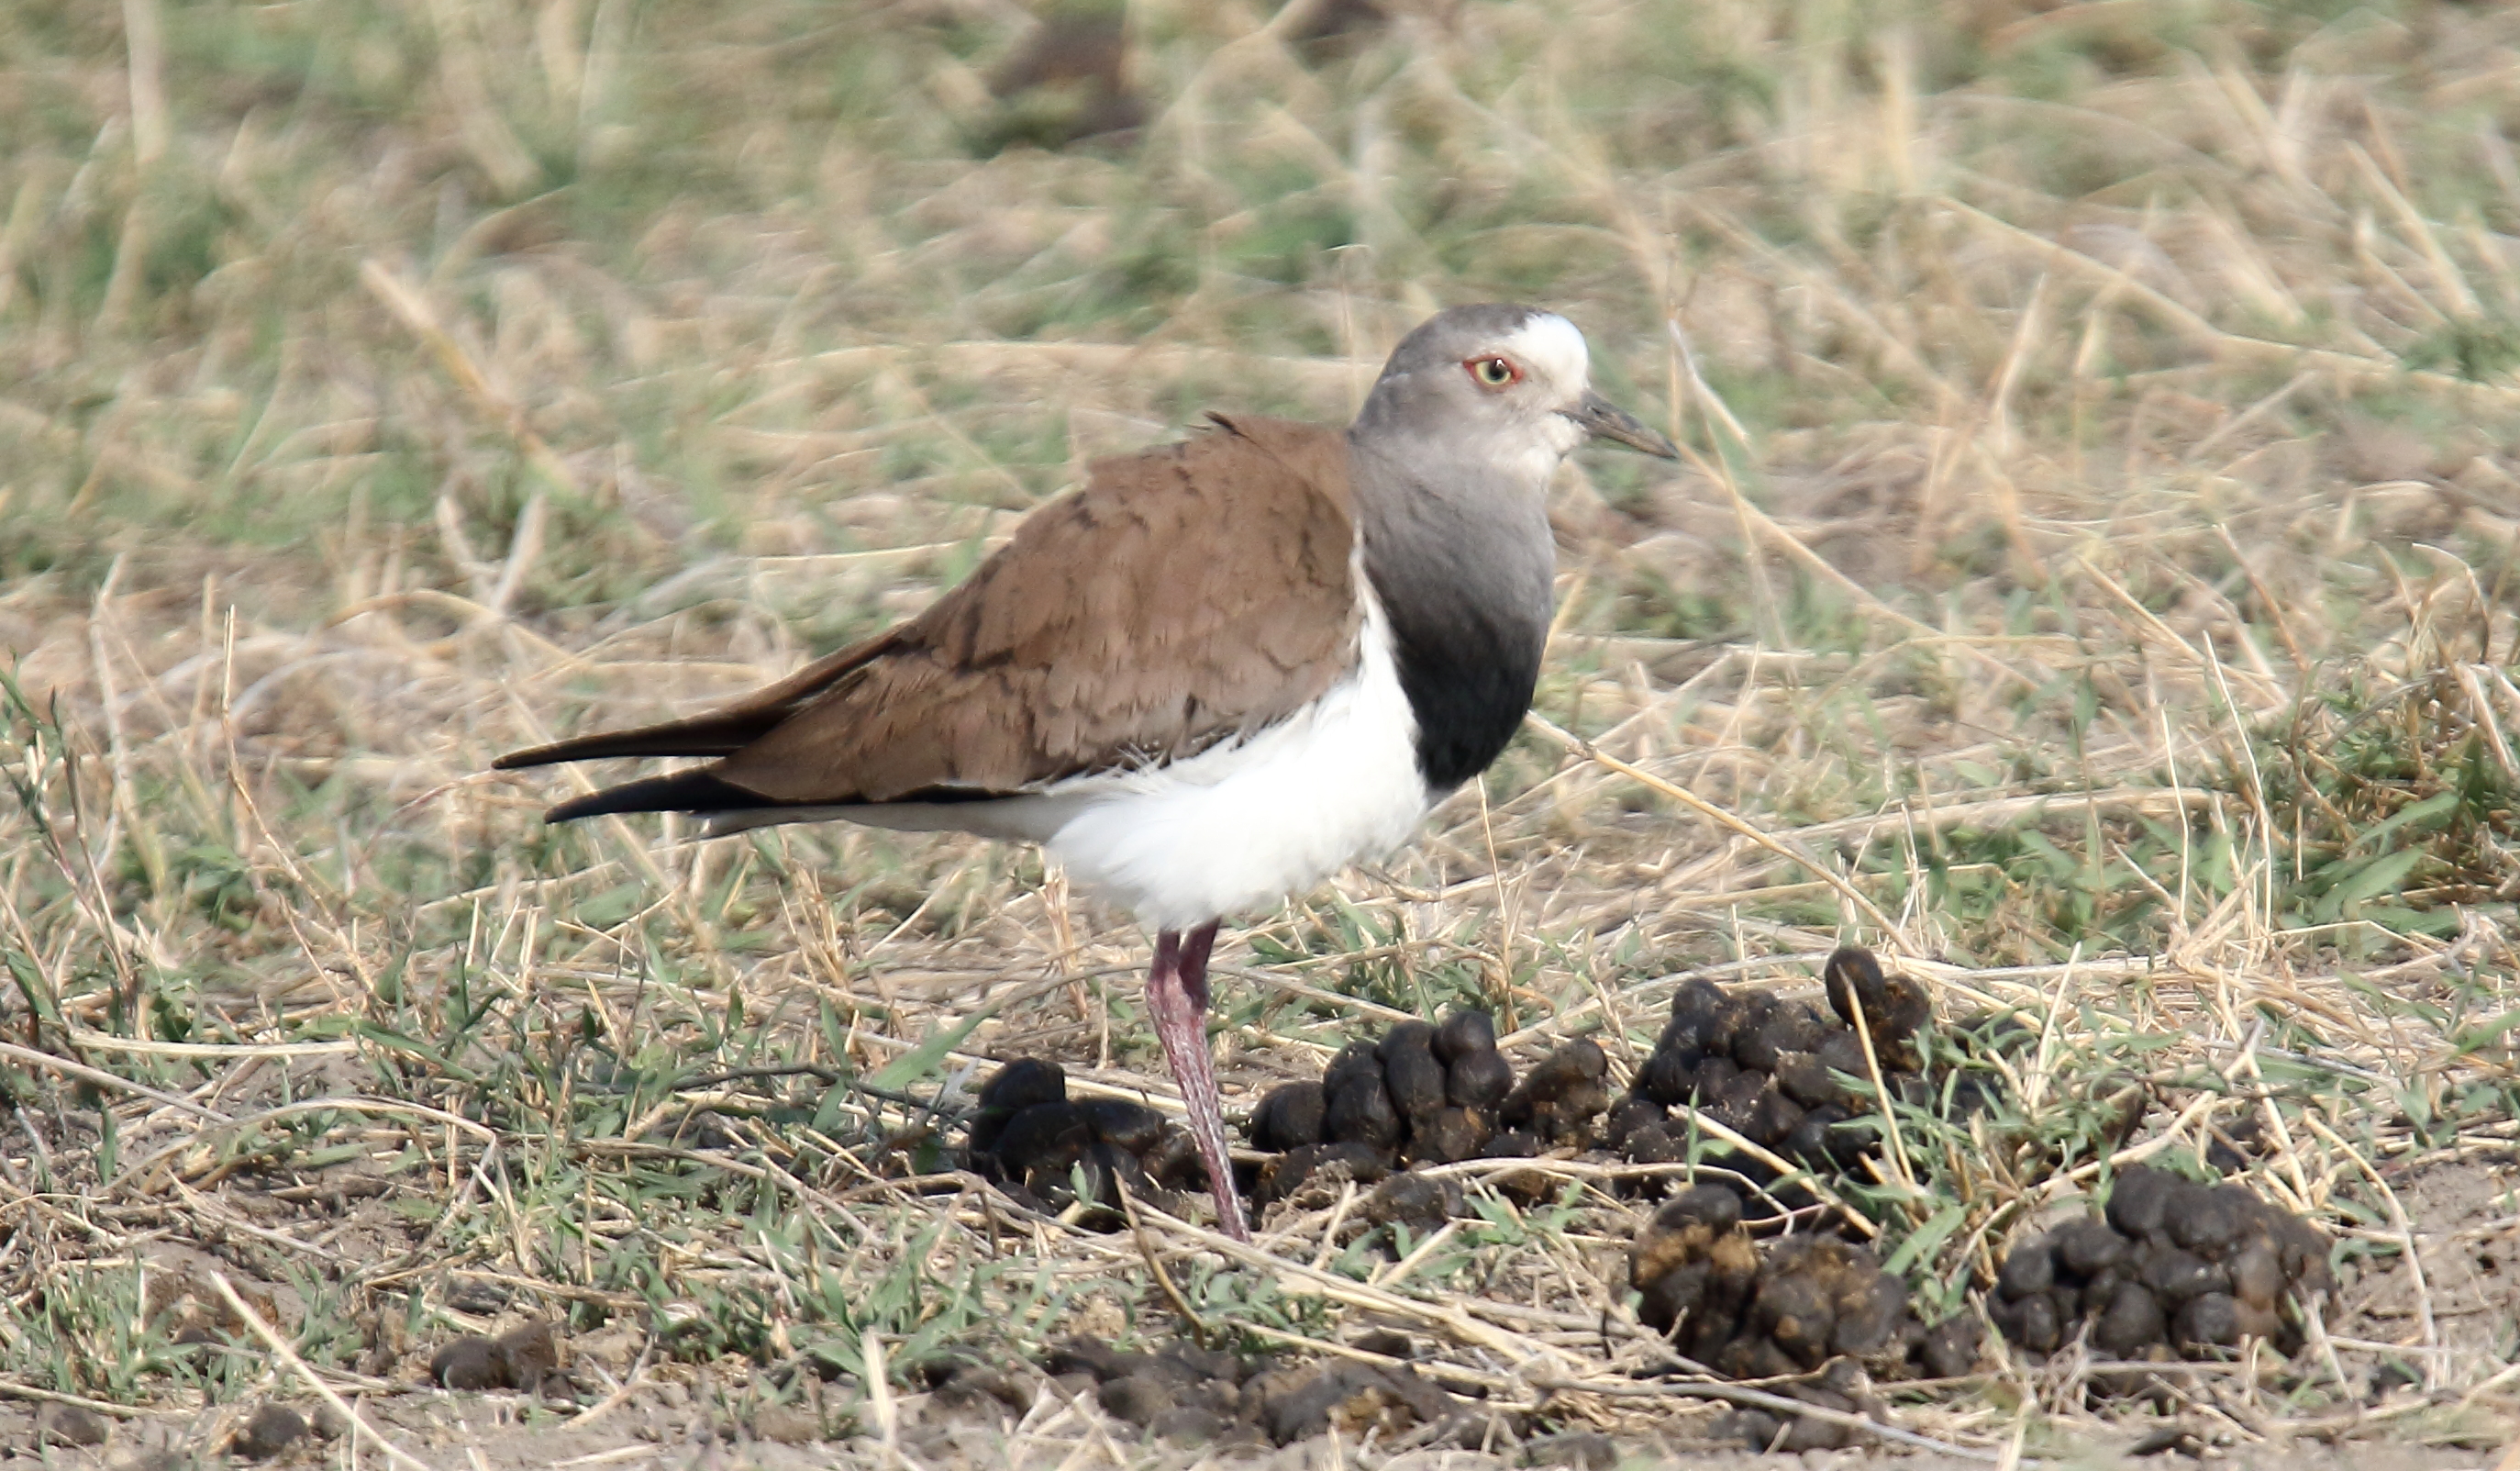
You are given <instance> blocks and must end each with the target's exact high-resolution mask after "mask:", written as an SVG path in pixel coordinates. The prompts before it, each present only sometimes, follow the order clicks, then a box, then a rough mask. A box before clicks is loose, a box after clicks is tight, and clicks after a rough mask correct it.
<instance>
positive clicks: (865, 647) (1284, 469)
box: [501, 415, 1361, 805]
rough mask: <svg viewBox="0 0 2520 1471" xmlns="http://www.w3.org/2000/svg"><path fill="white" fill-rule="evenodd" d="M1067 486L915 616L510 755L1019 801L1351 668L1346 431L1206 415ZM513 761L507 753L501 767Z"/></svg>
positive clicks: (1289, 703) (791, 797)
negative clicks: (1199, 423)
mask: <svg viewBox="0 0 2520 1471" xmlns="http://www.w3.org/2000/svg"><path fill="white" fill-rule="evenodd" d="M1212 417H1213V418H1214V419H1215V421H1216V424H1217V429H1216V430H1215V431H1213V432H1211V433H1208V434H1203V435H1200V436H1197V437H1194V438H1193V439H1191V440H1189V441H1188V442H1186V443H1181V444H1175V445H1170V446H1167V447H1165V448H1162V449H1154V450H1148V451H1147V452H1145V453H1142V454H1136V455H1127V456H1117V457H1113V458H1109V459H1104V460H1098V461H1096V462H1095V463H1094V464H1093V465H1092V466H1091V467H1090V469H1089V472H1088V476H1087V481H1086V484H1085V486H1084V488H1082V489H1081V490H1078V491H1077V492H1075V493H1074V494H1072V495H1068V496H1066V497H1063V498H1061V499H1059V500H1057V501H1054V502H1052V503H1051V504H1049V505H1047V506H1044V507H1043V508H1041V509H1040V510H1038V511H1036V512H1034V513H1033V514H1032V515H1031V516H1030V517H1028V518H1026V519H1025V521H1024V523H1023V524H1022V526H1021V527H1019V528H1018V529H1016V531H1015V535H1014V539H1013V540H1012V542H1010V543H1009V544H1008V545H1007V546H1006V547H1004V548H1003V549H1001V550H1000V551H999V552H998V553H997V555H995V556H993V557H991V558H990V559H989V560H988V561H987V562H985V563H983V564H982V565H981V566H980V569H979V570H978V571H977V572H975V573H973V574H972V575H971V576H970V578H969V579H968V580H967V581H965V582H964V583H963V584H962V585H961V586H959V587H956V588H955V589H954V590H953V591H951V592H949V593H947V594H946V595H945V596H944V597H942V598H940V599H938V600H937V602H936V603H935V604H934V605H933V606H931V607H930V608H928V610H927V611H926V612H925V613H922V614H921V615H920V616H919V617H917V618H915V619H912V620H911V621H908V622H906V623H903V624H902V625H900V626H899V627H897V628H894V629H893V630H891V631H890V632H888V633H885V634H882V635H879V636H878V637H877V638H874V639H871V640H869V641H867V642H866V643H863V644H860V645H857V646H856V647H854V648H850V649H846V650H842V651H841V652H839V653H837V654H834V655H832V656H831V657H830V658H828V659H824V660H822V661H820V662H818V663H816V664H814V665H812V666H809V667H806V668H803V669H800V670H798V671H797V672H796V673H794V674H792V675H790V676H788V677H787V679H784V680H781V681H780V682H779V683H777V684H774V685H771V686H769V687H768V688H766V689H763V690H761V691H759V692H758V693H756V694H754V695H751V696H749V697H747V698H745V699H743V700H742V701H739V702H737V703H736V704H735V705H732V706H730V707H728V708H726V709H724V710H721V711H718V712H715V713H711V714H707V715H702V716H699V717H698V718H697V719H695V720H690V721H681V722H676V723H675V724H673V725H666V726H655V727H651V728H649V729H647V730H643V731H634V732H625V733H623V734H622V735H619V736H610V737H606V736H597V737H589V738H586V739H585V740H583V741H577V742H567V743H563V744H562V745H561V746H558V747H550V748H544V750H543V751H540V752H527V753H520V756H521V757H529V758H542V759H560V760H572V759H578V758H581V756H594V755H632V754H638V755H646V754H668V752H667V748H669V747H670V746H672V745H673V743H674V741H675V738H676V737H675V733H676V732H677V731H687V732H689V733H690V734H691V735H692V736H694V737H698V738H701V739H705V740H707V741H708V744H707V745H705V746H702V745H697V744H695V745H692V746H688V747H686V748H685V749H686V750H688V751H689V752H690V754H694V755H717V754H720V753H722V752H728V751H729V746H728V742H729V739H730V738H731V737H734V736H736V735H738V734H742V736H744V737H747V738H748V744H744V745H742V746H741V747H740V748H737V749H734V750H732V751H731V753H730V754H727V755H726V758H725V759H724V760H722V761H721V762H719V763H718V764H717V765H716V766H714V767H711V768H709V769H710V770H711V772H712V773H713V774H714V775H716V776H718V777H720V778H722V779H724V780H726V781H728V782H732V783H734V784H735V785H736V786H739V787H742V788H743V789H745V790H746V791H750V792H754V793H758V794H759V795H760V796H762V797H763V798H765V799H767V800H769V801H770V802H773V803H779V804H789V803H794V804H817V805H819V804H853V803H876V802H888V801H895V800H899V799H902V798H905V797H912V796H916V795H919V794H922V793H933V792H936V791H937V790H939V789H961V790H964V791H972V792H1013V791H1019V790H1022V789H1024V788H1027V787H1031V786H1036V785H1038V784H1040V783H1043V782H1047V781H1052V780H1056V779H1057V778H1058V777H1061V776H1068V775H1073V774H1076V773H1078V772H1083V771H1091V770H1097V769H1102V768H1105V767H1110V766H1116V765H1123V764H1128V763H1131V762H1133V761H1137V760H1142V759H1154V758H1172V757H1179V756H1184V755H1188V754H1190V753H1192V752H1194V751H1196V750H1198V749H1200V748H1201V747H1203V746H1206V745H1208V744H1210V743H1212V742H1214V741H1216V740H1219V739H1222V738H1224V737H1226V736H1229V735H1232V734H1235V733H1237V732H1240V731H1247V730H1252V729H1257V728H1259V727H1261V726H1264V725H1267V724H1269V723H1271V722H1273V721H1275V720H1278V719H1281V718H1283V717H1284V716H1285V715H1287V714H1289V713H1293V712H1294V711H1295V710H1297V709H1299V708H1300V707H1302V706H1303V705H1304V704H1306V703H1307V702H1309V701H1311V700H1313V699H1315V698H1317V697H1319V696H1320V695H1321V694H1322V693H1323V692H1324V691H1326V690H1328V688H1329V687H1330V685H1331V684H1333V683H1334V682H1336V680H1337V679H1338V677H1339V675H1340V674H1341V673H1342V672H1344V671H1345V670H1346V669H1347V667H1349V666H1350V664H1351V663H1352V662H1353V660H1354V657H1355V650H1356V636H1357V628H1358V623H1359V620H1360V616H1361V614H1360V609H1361V600H1360V598H1359V593H1358V588H1357V587H1356V585H1355V579H1354V574H1353V572H1352V569H1351V566H1350V560H1351V557H1352V554H1353V551H1354V547H1355V541H1356V531H1355V521H1354V516H1353V512H1352V508H1351V505H1350V500H1349V491H1348V475H1347V440H1346V437H1345V436H1344V435H1343V434H1342V433H1341V432H1340V431H1338V430H1335V429H1329V428H1325V427H1323V426H1319V425H1311V424H1297V423H1292V422H1289V421H1286V420H1281V419H1267V418H1260V417H1256V416H1241V415H1237V416H1234V417H1231V418H1229V417H1226V416H1224V415H1215V416H1212ZM511 762H514V763H517V764H526V763H528V762H526V761H524V760H521V759H519V758H507V759H506V760H503V761H502V763H501V764H503V765H505V764H509V763H511Z"/></svg>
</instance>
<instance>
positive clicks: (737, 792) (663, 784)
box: [525, 753, 779, 823]
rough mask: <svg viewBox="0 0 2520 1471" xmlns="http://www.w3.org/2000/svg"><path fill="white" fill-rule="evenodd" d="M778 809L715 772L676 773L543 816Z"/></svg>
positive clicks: (564, 818)
mask: <svg viewBox="0 0 2520 1471" xmlns="http://www.w3.org/2000/svg"><path fill="white" fill-rule="evenodd" d="M525 754H527V755H530V754H531V753H525ZM777 805H779V804H778V803H775V802H772V801H771V800H770V799H769V798H766V797H764V796H762V795H761V794H760V793H758V792H749V791H746V790H744V789H743V788H742V787H739V786H737V785H736V784H735V783H733V782H731V781H727V780H725V779H724V778H722V777H720V776H718V775H717V774H716V773H714V772H711V771H707V770H699V771H676V772H672V773H670V774H668V775H665V776H651V777H648V778H646V779H645V780H642V781H634V782H626V783H624V784H622V785H621V786H617V787H607V788H605V789H604V790H603V791H601V792H589V793H588V794H586V795H585V796H584V797H572V798H570V799H569V800H568V801H566V802H563V803H562V804H560V805H558V806H556V807H553V808H552V809H551V810H550V811H548V812H545V813H543V821H544V822H546V823H561V822H575V821H577V820H578V819H579V818H581V817H608V816H611V815H613V814H615V813H627V812H692V813H696V814H699V815H703V816H705V815H708V814H710V813H715V812H743V811H751V810H754V809H756V808H760V807H773V806H777Z"/></svg>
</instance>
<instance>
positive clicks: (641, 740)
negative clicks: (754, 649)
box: [490, 710, 779, 791]
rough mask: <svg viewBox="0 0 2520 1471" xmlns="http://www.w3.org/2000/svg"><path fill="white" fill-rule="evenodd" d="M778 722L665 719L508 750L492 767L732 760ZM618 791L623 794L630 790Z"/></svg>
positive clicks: (747, 716)
mask: <svg viewBox="0 0 2520 1471" xmlns="http://www.w3.org/2000/svg"><path fill="white" fill-rule="evenodd" d="M778 723H779V719H778V716H777V715H776V714H775V713H762V712H754V711H748V710H745V711H732V712H722V713H717V714H710V715H700V716H698V717H697V718H695V719H690V720H668V721H666V722H665V723H664V724H662V725H642V726H640V727H638V728H637V729H635V730H608V731H605V732H603V733H601V734H599V735H588V736H579V737H577V738H576V739H575V740H569V741H554V742H553V743H552V744H550V745H548V746H536V747H533V748H531V749H529V750H525V751H511V752H509V753H508V754H507V755H506V756H503V757H501V758H498V759H497V760H495V761H492V762H491V763H490V764H491V765H492V766H494V767H496V768H497V769H499V770H501V771H515V770H518V769H521V768H523V767H526V766H549V765H553V764H555V763H557V762H560V761H592V760H603V759H606V758H613V757H639V756H732V755H733V754H735V753H736V752H737V751H739V750H741V749H742V747H743V746H744V744H745V743H746V742H749V741H752V740H755V739H757V738H758V737H760V736H761V735H762V734H763V733H764V732H766V731H768V730H769V729H770V728H771V727H772V726H774V725H776V724H778ZM621 790H623V791H627V790H629V789H628V788H626V787H625V788H622V789H621Z"/></svg>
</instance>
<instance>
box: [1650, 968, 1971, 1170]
mask: <svg viewBox="0 0 2520 1471" xmlns="http://www.w3.org/2000/svg"><path fill="white" fill-rule="evenodd" d="M1821 975H1822V980H1823V984H1824V986H1825V988H1826V990H1827V994H1828V1003H1829V1008H1830V1010H1831V1011H1833V1012H1835V1013H1836V1015H1835V1016H1834V1017H1830V1016H1827V1015H1824V1014H1823V1013H1822V1012H1821V1010H1820V1009H1819V1008H1818V1007H1816V1006H1813V1005H1812V1004H1810V1003H1809V1002H1805V1001H1795V1000H1786V999H1784V998H1781V997H1779V996H1778V995H1777V994H1776V993H1775V992H1774V991H1772V990H1769V989H1767V988H1761V987H1747V986H1745V987H1737V988H1733V989H1730V990H1728V989H1726V988H1723V987H1721V986H1718V985H1716V984H1715V983H1714V982H1712V981H1708V980H1705V979H1702V978H1700V979H1695V980H1690V981H1686V982H1683V983H1682V984H1681V987H1680V988H1679V989H1678V990H1676V991H1674V992H1673V993H1672V998H1671V1020H1670V1021H1669V1022H1668V1023H1666V1024H1665V1025H1664V1027H1663V1030H1662V1035H1661V1037H1660V1038H1659V1039H1657V1040H1656V1041H1655V1043H1654V1050H1653V1054H1652V1055H1651V1056H1650V1057H1648V1058H1646V1059H1645V1062H1644V1065H1643V1067H1641V1068H1639V1069H1638V1070H1637V1076H1636V1080H1635V1085H1634V1086H1633V1087H1632V1088H1631V1089H1630V1091H1629V1093H1628V1096H1627V1097H1626V1098H1624V1099H1622V1100H1620V1103H1619V1106H1618V1107H1617V1108H1616V1109H1614V1110H1612V1111H1611V1114H1610V1119H1609V1125H1608V1128H1607V1134H1608V1140H1609V1143H1610V1147H1612V1148H1613V1149H1616V1150H1617V1151H1619V1152H1620V1153H1621V1154H1622V1155H1625V1156H1626V1157H1627V1158H1628V1159H1629V1160H1631V1161H1634V1162H1636V1163H1638V1164H1673V1163H1677V1162H1679V1161H1682V1160H1685V1159H1687V1158H1688V1141H1689V1136H1690V1132H1691V1130H1690V1126H1689V1121H1688V1118H1687V1117H1685V1116H1678V1115H1675V1114H1674V1113H1673V1112H1672V1110H1673V1109H1674V1108H1690V1109H1694V1110H1696V1111H1697V1112H1698V1113H1699V1114H1701V1115H1703V1116H1704V1117H1705V1118H1708V1119H1711V1120H1713V1121H1714V1122H1715V1123H1717V1124H1720V1125H1722V1126H1725V1127H1726V1128H1729V1129H1731V1130H1732V1131H1733V1132H1734V1133H1737V1134H1739V1135H1741V1136H1742V1137H1743V1138H1745V1139H1748V1140H1749V1141H1750V1142H1751V1143H1753V1144H1756V1145H1758V1146H1760V1147H1761V1148H1763V1149H1768V1150H1772V1151H1774V1152H1775V1153H1777V1154H1779V1155H1782V1156H1783V1157H1785V1158H1787V1159H1789V1160H1792V1161H1793V1162H1795V1163H1797V1164H1799V1165H1801V1166H1803V1167H1804V1168H1805V1169H1808V1170H1811V1171H1812V1172H1815V1173H1834V1172H1840V1171H1844V1170H1848V1169H1851V1168H1853V1167H1854V1165H1855V1163H1856V1161H1857V1160H1858V1159H1859V1158H1861V1157H1862V1156H1863V1155H1864V1154H1865V1153H1866V1152H1868V1150H1869V1149H1871V1148H1872V1141H1873V1134H1872V1131H1871V1126H1870V1125H1869V1124H1868V1123H1867V1122H1864V1121H1866V1120H1867V1118H1868V1116H1869V1115H1870V1114H1871V1113H1872V1112H1873V1110H1874V1108H1875V1105H1874V1104H1873V1102H1872V1099H1871V1098H1870V1096H1869V1081H1868V1080H1870V1079H1872V1078H1874V1077H1875V1076H1878V1077H1879V1078H1880V1080H1881V1082H1882V1084H1883V1085H1884V1086H1885V1087H1887V1088H1889V1089H1890V1090H1891V1091H1892V1092H1893V1094H1894V1095H1900V1096H1906V1095H1911V1094H1919V1093H1921V1092H1922V1091H1923V1080H1922V1078H1921V1077H1920V1076H1919V1071H1920V1069H1921V1067H1922V1060H1921V1059H1920V1058H1919V1056H1918V1055H1917V1047H1916V1041H1915V1037H1916V1032H1917V1029H1918V1028H1920V1027H1922V1026H1923V1025H1924V1023H1925V1019H1926V1018H1927V1016H1929V1015H1930V1014H1931V1012H1932V1009H1933V1007H1932V1002H1931V1000H1930V998H1928V997H1927V995H1926V994H1925V990H1924V988H1923V987H1921V986H1919V985H1918V984H1917V983H1916V982H1914V981H1913V980H1911V979H1910V978H1908V977H1906V976H1901V975H1895V974H1888V973H1885V972H1883V970H1882V969H1881V966H1880V963H1879V962H1878V961H1876V960H1874V959H1873V957H1872V954H1871V952H1870V951H1868V950H1860V949H1854V948H1847V949H1841V950H1839V951H1837V952H1836V953H1835V954H1833V955H1831V956H1829V957H1828V962H1827V964H1826V965H1825V966H1824V967H1823V969H1822V973H1821ZM1859 1022H1860V1023H1861V1025H1862V1027H1863V1031H1862V1032H1859V1031H1858V1030H1857V1028H1858V1024H1859ZM1867 1037H1869V1039H1870V1042H1871V1053H1870V1055H1869V1056H1868V1055H1867V1054H1866V1050H1865V1041H1866V1039H1867ZM1876 1062H1877V1063H1878V1065H1879V1070H1878V1073H1877V1075H1876V1073H1875V1071H1874V1064H1875V1063H1876ZM1729 1152H1730V1151H1727V1150H1725V1149H1724V1148H1723V1147H1721V1146H1717V1147H1715V1148H1713V1149H1711V1150H1708V1151H1705V1153H1706V1154H1707V1155H1708V1157H1710V1158H1712V1157H1714V1156H1718V1155H1722V1154H1725V1153H1729ZM1726 1163H1727V1164H1728V1165H1734V1168H1738V1166H1737V1164H1735V1162H1734V1161H1730V1160H1728V1161H1727V1162H1726ZM1750 1173H1751V1174H1752V1175H1753V1177H1762V1176H1764V1175H1765V1174H1766V1173H1767V1172H1763V1171H1757V1170H1752V1171H1750Z"/></svg>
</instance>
